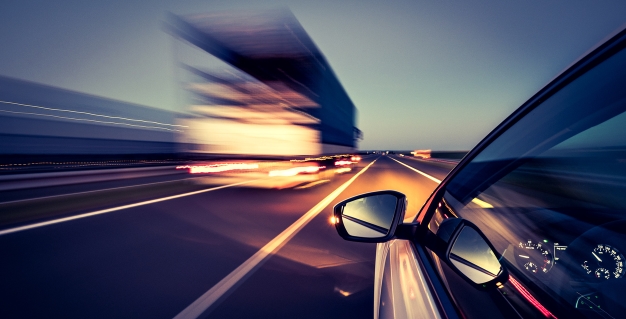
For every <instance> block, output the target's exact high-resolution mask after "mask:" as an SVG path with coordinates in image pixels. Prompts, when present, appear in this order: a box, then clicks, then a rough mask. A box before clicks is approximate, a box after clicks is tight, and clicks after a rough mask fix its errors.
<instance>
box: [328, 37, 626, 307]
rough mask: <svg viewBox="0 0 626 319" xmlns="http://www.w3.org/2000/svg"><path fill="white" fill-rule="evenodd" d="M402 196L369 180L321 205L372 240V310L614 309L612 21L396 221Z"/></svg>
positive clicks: (616, 179) (620, 117)
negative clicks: (365, 187)
mask: <svg viewBox="0 0 626 319" xmlns="http://www.w3.org/2000/svg"><path fill="white" fill-rule="evenodd" d="M405 207H406V196H405V195H403V194H402V193H399V192H396V191H393V190H381V191H378V192H373V193H367V194H361V195H358V196H356V197H352V198H349V199H346V200H343V201H342V202H340V203H339V204H337V205H336V206H335V207H334V210H333V214H334V216H333V217H334V218H335V221H336V222H335V227H336V230H337V232H338V233H339V235H340V236H341V237H343V238H344V239H346V240H351V241H357V242H369V243H378V244H377V251H376V270H375V271H376V273H375V283H374V287H375V291H374V297H375V300H374V317H375V318H579V317H580V318H624V317H623V316H622V315H624V314H626V293H624V292H625V291H626V279H625V278H624V277H626V271H625V270H624V266H625V265H624V259H625V254H626V30H622V31H620V32H617V33H616V34H615V35H614V36H613V37H611V38H610V39H609V40H608V41H607V42H605V43H603V44H601V45H599V46H598V47H596V48H595V49H594V50H592V51H591V53H589V54H588V55H586V56H585V57H583V58H581V59H580V60H578V61H577V62H576V63H574V64H573V65H572V66H571V67H569V68H568V69H567V70H566V71H564V72H563V73H561V74H560V75H558V76H557V77H556V78H555V79H554V80H552V81H551V82H550V83H549V84H548V85H546V86H545V87H544V88H542V89H541V90H540V91H539V92H538V93H536V94H535V95H534V96H532V97H531V98H530V99H529V100H528V101H527V102H526V103H524V104H523V105H522V106H521V107H519V108H518V109H517V110H516V111H514V112H513V114H511V115H510V116H509V117H508V118H506V119H505V120H504V121H503V122H502V123H501V124H500V125H499V126H497V127H496V128H495V129H494V130H493V131H492V132H491V133H489V134H488V135H487V136H486V137H485V138H484V139H483V140H482V141H481V142H480V143H479V144H478V145H477V146H476V147H475V148H474V149H473V150H471V151H470V152H469V153H468V154H467V155H466V156H465V157H464V158H463V159H462V160H461V161H460V162H459V164H458V165H457V166H456V167H455V168H454V169H453V170H452V171H450V173H449V174H448V175H447V176H446V178H445V179H444V180H443V181H442V182H441V183H440V184H439V185H438V186H437V188H436V189H435V190H434V192H433V193H432V195H431V196H430V198H429V199H428V200H427V201H426V202H425V203H424V205H423V207H422V208H421V209H420V211H419V213H418V214H417V217H416V218H415V219H414V220H413V221H412V222H410V223H406V222H404V221H403V218H404V213H405ZM625 316H626V315H625Z"/></svg>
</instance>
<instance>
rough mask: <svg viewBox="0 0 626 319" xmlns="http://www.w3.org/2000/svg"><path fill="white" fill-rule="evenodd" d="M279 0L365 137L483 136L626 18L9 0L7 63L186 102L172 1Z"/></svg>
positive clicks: (397, 145) (542, 10) (422, 140)
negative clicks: (334, 80)
mask: <svg viewBox="0 0 626 319" xmlns="http://www.w3.org/2000/svg"><path fill="white" fill-rule="evenodd" d="M277 6H287V7H288V8H289V9H291V11H292V12H293V13H294V15H295V16H296V17H297V18H298V20H299V21H300V23H301V24H302V26H303V27H304V29H305V30H306V31H307V32H308V34H309V35H310V36H311V38H312V39H313V41H314V42H315V43H316V44H317V46H318V47H319V49H320V50H321V51H322V52H323V53H324V55H325V56H326V58H327V60H328V62H329V63H330V65H331V66H332V67H333V69H334V71H335V73H336V75H337V77H338V78H339V80H340V81H341V83H342V84H343V86H344V88H345V89H346V91H347V92H348V94H349V95H350V97H351V98H352V101H353V102H354V104H355V105H356V107H357V108H358V120H357V126H358V127H359V128H360V129H361V130H362V131H363V132H364V137H365V139H364V140H363V141H362V142H361V143H360V146H359V148H360V149H418V148H432V149H437V150H463V149H470V148H472V147H473V146H474V145H475V144H476V143H477V142H479V141H480V139H481V138H482V137H484V136H485V135H486V134H487V133H489V131H490V130H491V129H493V127H495V126H496V125H497V124H498V123H500V122H501V121H502V120H503V119H504V118H505V117H506V116H507V115H508V114H510V113H511V112H512V111H513V110H514V109H516V108H517V107H519V106H520V105H521V104H522V103H524V102H525V101H526V100H527V99H528V98H529V97H530V96H531V95H533V94H534V93H535V92H536V91H537V90H539V89H540V88H541V87H542V86H544V85H545V84H546V83H547V82H548V81H549V80H550V79H552V78H553V77H554V76H556V75H557V74H558V73H559V72H561V71H562V70H563V69H564V68H566V67H567V66H568V65H570V64H571V63H572V62H574V61H575V60H576V59H578V58H580V57H581V56H582V55H583V54H584V53H585V52H587V51H588V50H589V49H590V48H592V47H593V46H595V45H596V44H598V43H600V42H601V41H603V40H604V39H606V37H607V36H609V35H610V34H612V33H614V32H615V31H617V30H619V29H620V28H623V27H624V26H626V24H625V23H626V1H553V0H542V1H480V2H479V1H433V0H431V1H417V0H414V1H384V2H383V1H363V0H355V1H337V0H334V1H296V0H293V1H289V0H284V1H280V0H277V1H237V0H224V1H212V0H208V1H185V0H176V1H174V0H158V1H140V0H107V1H78V0H75V1H68V0H61V1H44V0H36V1H29V0H22V1H17V0H9V1H3V2H2V4H1V5H0V43H2V48H1V49H0V75H4V76H9V77H15V78H19V79H24V80H29V81H34V82H38V83H43V84H47V85H52V86H57V87H61V88H65V89H70V90H75V91H79V92H84V93H89V94H94V95H98V96H103V97H107V98H113V99H117V100H121V101H127V102H132V103H137V104H142V105H147V106H153V107H158V108H163V109H168V110H182V108H183V106H182V105H181V102H180V99H179V98H178V97H177V91H178V89H177V88H176V80H175V63H174V62H175V59H174V54H173V52H174V49H173V47H174V45H173V43H174V40H173V39H172V37H171V36H169V35H168V34H167V33H165V32H164V31H163V29H162V25H163V23H164V22H165V19H166V13H167V12H172V13H174V14H192V13H202V12H212V11H220V10H231V9H267V8H274V7H277Z"/></svg>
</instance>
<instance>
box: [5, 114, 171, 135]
mask: <svg viewBox="0 0 626 319" xmlns="http://www.w3.org/2000/svg"><path fill="white" fill-rule="evenodd" d="M0 112H4V113H10V114H22V115H34V116H45V117H52V118H57V119H64V120H72V121H83V122H92V123H102V124H113V125H124V126H132V127H142V128H152V129H158V130H166V131H172V132H182V131H181V130H174V129H169V128H164V127H158V126H146V125H137V124H128V123H119V122H111V121H98V120H90V119H79V118H75V117H67V116H59V115H51V114H40V113H32V112H15V111H7V110H0Z"/></svg>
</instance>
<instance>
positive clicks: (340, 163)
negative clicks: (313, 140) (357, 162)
mask: <svg viewBox="0 0 626 319" xmlns="http://www.w3.org/2000/svg"><path fill="white" fill-rule="evenodd" d="M350 164H352V161H336V162H335V166H345V165H350Z"/></svg>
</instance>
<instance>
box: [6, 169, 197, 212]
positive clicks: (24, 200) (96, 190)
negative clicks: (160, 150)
mask: <svg viewBox="0 0 626 319" xmlns="http://www.w3.org/2000/svg"><path fill="white" fill-rule="evenodd" d="M201 177H206V176H195V177H187V178H181V179H173V180H171V181H163V182H154V183H146V184H137V185H128V186H120V187H113V188H103V189H95V190H92V191H85V192H78V193H68V194H59V195H52V196H43V197H35V198H26V199H18V200H12V201H9V202H0V206H1V205H8V204H18V203H22V202H28V201H34V200H42V199H52V198H57V197H63V196H74V195H84V194H89V193H97V192H104V191H112V190H116V189H123V188H130V187H140V186H149V185H157V184H164V183H173V182H179V181H186V180H189V179H194V178H201Z"/></svg>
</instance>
